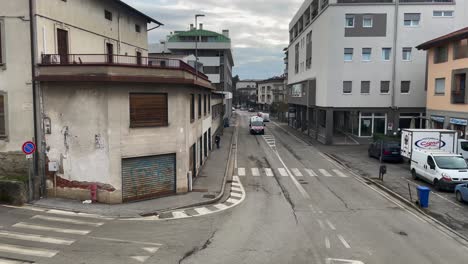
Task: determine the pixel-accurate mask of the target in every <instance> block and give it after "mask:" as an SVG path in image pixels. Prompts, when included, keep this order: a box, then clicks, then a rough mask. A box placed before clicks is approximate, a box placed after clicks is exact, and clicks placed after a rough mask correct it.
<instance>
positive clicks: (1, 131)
mask: <svg viewBox="0 0 468 264" xmlns="http://www.w3.org/2000/svg"><path fill="white" fill-rule="evenodd" d="M5 123H6V122H5V96H4V95H0V136H5V135H6V125H5Z"/></svg>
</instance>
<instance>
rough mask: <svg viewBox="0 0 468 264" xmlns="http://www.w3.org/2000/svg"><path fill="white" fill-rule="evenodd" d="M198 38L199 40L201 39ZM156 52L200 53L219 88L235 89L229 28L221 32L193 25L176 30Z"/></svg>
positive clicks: (201, 60) (203, 63)
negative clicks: (185, 29)
mask: <svg viewBox="0 0 468 264" xmlns="http://www.w3.org/2000/svg"><path fill="white" fill-rule="evenodd" d="M197 39H198V41H197ZM155 51H156V52H158V51H159V52H166V53H167V51H169V52H170V53H171V54H174V55H184V56H185V55H195V56H197V55H198V61H199V63H200V64H202V67H203V69H202V70H201V71H202V72H203V73H205V74H206V75H207V76H208V78H209V80H210V81H211V82H212V83H213V85H214V86H215V87H216V89H217V90H218V91H225V92H231V93H232V92H233V90H232V88H233V87H232V67H234V60H233V56H232V51H231V39H230V38H229V30H223V31H222V33H221V34H220V33H217V32H213V31H209V30H205V29H203V24H200V25H199V28H196V27H194V26H193V25H190V30H188V31H175V32H174V33H173V34H171V35H169V36H167V40H166V41H164V42H162V43H161V44H160V45H159V48H158V47H156V46H155Z"/></svg>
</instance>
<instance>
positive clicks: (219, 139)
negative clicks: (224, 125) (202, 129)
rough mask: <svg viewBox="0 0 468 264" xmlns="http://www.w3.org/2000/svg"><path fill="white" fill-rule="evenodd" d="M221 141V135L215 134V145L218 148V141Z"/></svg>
mask: <svg viewBox="0 0 468 264" xmlns="http://www.w3.org/2000/svg"><path fill="white" fill-rule="evenodd" d="M220 141H221V137H220V136H219V135H216V136H215V143H216V147H217V148H218V149H219V143H220Z"/></svg>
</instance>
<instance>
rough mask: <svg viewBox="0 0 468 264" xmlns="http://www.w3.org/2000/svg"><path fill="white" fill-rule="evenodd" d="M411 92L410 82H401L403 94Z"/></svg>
mask: <svg viewBox="0 0 468 264" xmlns="http://www.w3.org/2000/svg"><path fill="white" fill-rule="evenodd" d="M409 92H410V81H401V93H402V94H408V93H409Z"/></svg>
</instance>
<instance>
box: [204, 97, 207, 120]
mask: <svg viewBox="0 0 468 264" xmlns="http://www.w3.org/2000/svg"><path fill="white" fill-rule="evenodd" d="M206 103H207V102H206V94H204V95H203V114H204V115H206V111H207V109H206Z"/></svg>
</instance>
